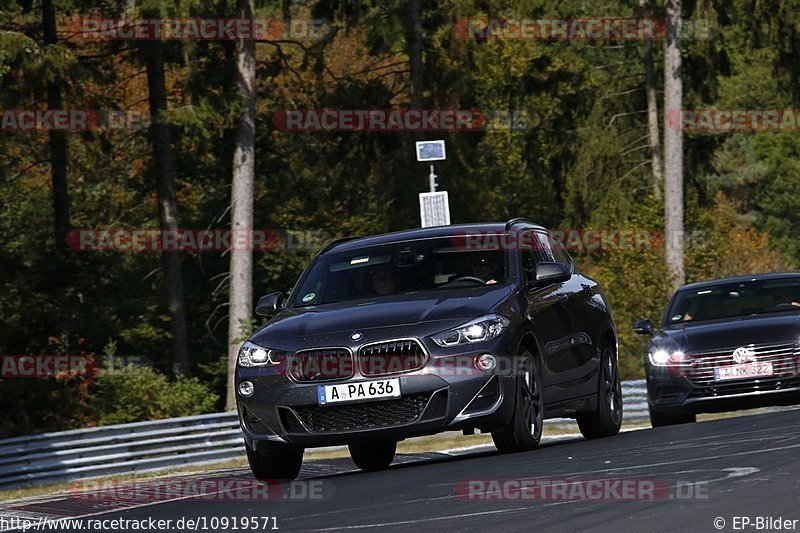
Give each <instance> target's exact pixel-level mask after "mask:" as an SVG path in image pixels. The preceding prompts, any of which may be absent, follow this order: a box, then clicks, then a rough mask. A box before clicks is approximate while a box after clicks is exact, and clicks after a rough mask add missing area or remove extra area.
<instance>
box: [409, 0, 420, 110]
mask: <svg viewBox="0 0 800 533" xmlns="http://www.w3.org/2000/svg"><path fill="white" fill-rule="evenodd" d="M408 12H409V17H410V21H411V26H410V31H409V34H408V36H407V39H408V58H409V62H410V66H411V75H410V81H411V107H412V108H414V109H421V108H422V105H423V101H422V96H423V80H422V78H423V64H422V21H421V19H420V15H419V0H408Z"/></svg>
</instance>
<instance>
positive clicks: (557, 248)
mask: <svg viewBox="0 0 800 533" xmlns="http://www.w3.org/2000/svg"><path fill="white" fill-rule="evenodd" d="M547 237H548V241H549V242H550V248H551V249H552V250H553V257H555V260H556V262H558V263H561V264H562V265H566V266H567V268H569V269H570V270H571V269H572V257H570V255H569V252H567V250H566V249H565V248H564V246H562V245H561V243H560V242H559V241H558V239H556V238H555V237H553V234H552V233H548V234H547Z"/></svg>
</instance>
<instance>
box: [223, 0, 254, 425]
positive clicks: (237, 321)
mask: <svg viewBox="0 0 800 533" xmlns="http://www.w3.org/2000/svg"><path fill="white" fill-rule="evenodd" d="M237 9H238V16H237V18H240V19H252V18H253V11H254V9H253V0H237ZM236 71H237V75H236V88H237V91H238V93H239V98H240V101H241V104H242V110H241V116H240V117H239V128H238V131H237V133H236V149H235V151H234V154H233V183H232V186H231V229H232V230H233V231H234V232H248V233H249V232H251V231H252V229H253V182H254V181H255V159H254V158H255V135H256V44H255V41H253V40H243V39H239V40H238V41H237V42H236ZM236 240H237V239H232V241H233V242H236ZM249 240H250V239H248V241H249ZM252 309H253V252H252V251H251V250H249V249H247V250H238V249H234V250H231V263H230V294H229V309H228V313H229V314H228V390H227V395H226V401H225V405H226V407H227V409H229V410H230V409H235V408H236V384H235V383H234V373H235V371H236V359H237V357H238V354H239V348H240V347H241V346H242V342H243V341H244V338H245V337H246V336H247V334H248V332H249V322H250V318H251V316H252V315H251V312H252Z"/></svg>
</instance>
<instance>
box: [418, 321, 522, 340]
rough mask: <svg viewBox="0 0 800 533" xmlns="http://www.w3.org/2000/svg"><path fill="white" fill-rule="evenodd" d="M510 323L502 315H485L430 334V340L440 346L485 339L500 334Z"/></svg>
mask: <svg viewBox="0 0 800 533" xmlns="http://www.w3.org/2000/svg"><path fill="white" fill-rule="evenodd" d="M510 323H511V321H510V320H508V319H507V318H506V317H504V316H499V315H487V316H485V317H482V318H479V319H477V320H473V321H472V322H468V323H466V324H464V325H463V326H459V327H457V328H453V329H449V330H447V331H443V332H442V333H437V334H436V335H431V340H433V342H435V343H436V344H437V345H439V346H442V347H448V346H458V345H459V344H472V343H474V342H481V341H487V340H489V339H493V338H495V337H497V336H498V335H500V334H501V333H502V332H503V330H504V329H506V327H508V325H509V324H510Z"/></svg>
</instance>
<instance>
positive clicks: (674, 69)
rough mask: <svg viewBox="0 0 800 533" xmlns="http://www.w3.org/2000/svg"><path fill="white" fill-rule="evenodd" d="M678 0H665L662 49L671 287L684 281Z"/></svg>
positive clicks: (666, 228) (666, 229)
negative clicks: (664, 35) (665, 28)
mask: <svg viewBox="0 0 800 533" xmlns="http://www.w3.org/2000/svg"><path fill="white" fill-rule="evenodd" d="M680 31H681V0H667V40H666V49H665V52H664V118H665V123H664V169H665V174H664V178H665V179H664V241H665V244H666V260H667V274H668V277H669V284H670V288H671V289H672V290H673V291H674V290H676V289H677V288H678V287H680V286H681V285H683V284H684V282H685V277H686V276H685V273H684V264H683V237H684V233H683V129H682V126H681V120H680V116H681V107H682V106H683V83H682V81H681V49H680V45H681V39H680Z"/></svg>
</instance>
